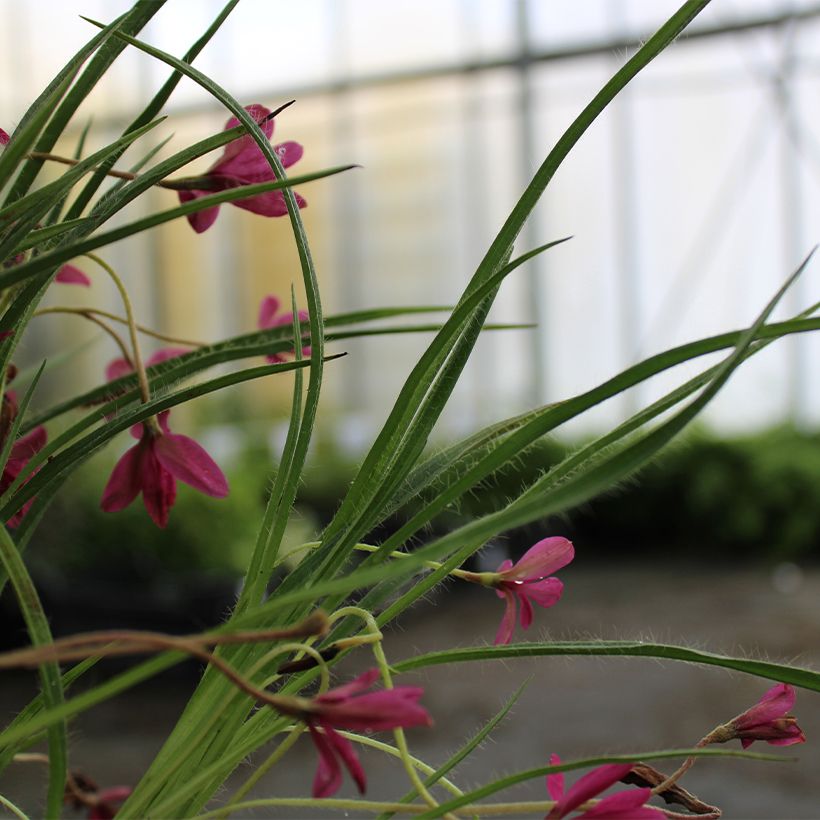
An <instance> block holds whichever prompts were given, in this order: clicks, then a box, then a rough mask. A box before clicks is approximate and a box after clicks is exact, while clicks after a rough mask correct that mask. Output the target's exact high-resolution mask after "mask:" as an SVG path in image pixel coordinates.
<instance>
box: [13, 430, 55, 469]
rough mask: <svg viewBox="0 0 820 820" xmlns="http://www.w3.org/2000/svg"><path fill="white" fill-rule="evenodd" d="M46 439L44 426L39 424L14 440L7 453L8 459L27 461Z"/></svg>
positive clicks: (44, 443)
mask: <svg viewBox="0 0 820 820" xmlns="http://www.w3.org/2000/svg"><path fill="white" fill-rule="evenodd" d="M47 441H48V433H46V428H45V427H43V426H42V425H40V426H39V427H35V428H34V429H33V430H32V431H31V432H30V433H28V434H26V435H25V436H23V437H22V438H19V439H17V441H15V442H14V444H13V445H12V448H11V452H10V453H9V459H24V460H25V461H28V460H29V459H30V458H31V457H32V456H33V455H34V454H35V453H39V452H40V450H42V449H43V447H45V446H46V442H47Z"/></svg>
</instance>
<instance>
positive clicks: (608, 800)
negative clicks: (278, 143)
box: [576, 789, 664, 820]
mask: <svg viewBox="0 0 820 820" xmlns="http://www.w3.org/2000/svg"><path fill="white" fill-rule="evenodd" d="M651 796H652V789H627V790H625V791H621V792H617V793H616V794H611V795H609V796H608V797H604V798H603V799H602V800H601V802H600V803H598V804H597V805H595V806H593V807H592V808H590V809H587V810H586V811H585V812H584V813H583V814H579V815H578V817H577V818H576V820H661V818H663V817H664V815H663V814H661V812H659V811H657V809H653V808H650V807H649V806H644V803H646V801H647V800H649V798H650V797H651Z"/></svg>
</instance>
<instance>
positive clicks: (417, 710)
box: [304, 669, 433, 797]
mask: <svg viewBox="0 0 820 820" xmlns="http://www.w3.org/2000/svg"><path fill="white" fill-rule="evenodd" d="M378 677H379V670H378V669H370V670H368V671H367V672H365V673H364V674H363V675H360V676H359V677H358V678H356V679H355V680H353V681H351V682H350V683H348V684H345V685H344V686H337V687H336V688H335V689H330V690H329V691H328V692H325V693H324V694H323V695H319V696H318V697H316V698H314V699H313V700H312V701H311V706H310V708H309V710H308V711H307V713H306V714H305V715H304V720H305V722H306V723H307V727H308V730H309V732H310V736H311V738H312V739H313V742H314V744H315V745H316V749H317V751H318V752H319V766H318V768H317V769H316V776H315V778H314V780H313V796H314V797H330V796H331V795H332V794H335V793H336V791H338V789H339V786H341V784H342V769H341V765H340V763H339V761H341V762H342V763H344V765H345V768H346V769H347V770H348V772H350V776H351V777H352V778H353V780H354V782H355V783H356V786H357V787H358V789H359V792H360V793H361V794H364V791H365V788H366V786H367V780H366V777H365V773H364V769H363V768H362V764H361V762H360V761H359V757H358V755H357V754H356V751H355V750H354V748H353V745H352V744H351V743H350V741H349V740H347V738H345V737H343V736H342V735H340V734H339V733H338V732H337V731H336V729H351V730H353V731H364V732H367V731H383V730H385V729H397V728H399V727H401V728H408V727H410V726H430V725H432V723H433V721H432V718H431V717H430V715H429V714H428V712H427V711H426V710H425V709H424V708H423V707H421V706H419V704H418V700H419V698H420V697H421V696H422V694H423V691H424V690H422V689H420V688H419V687H417V686H397V687H396V688H395V689H383V690H379V691H376V692H367V691H366V690H367V689H369V688H370V687H371V686H372V685H373V684H374V683H375V682H376V680H377V678H378Z"/></svg>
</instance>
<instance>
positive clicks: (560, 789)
mask: <svg viewBox="0 0 820 820" xmlns="http://www.w3.org/2000/svg"><path fill="white" fill-rule="evenodd" d="M560 765H561V758H560V757H558V755H556V754H551V755H550V766H560ZM547 791H548V792H549V795H550V797H551V798H552V799H553V800H560V799H561V798H562V797H563V796H564V774H563V772H558V773H557V774H548V775H547Z"/></svg>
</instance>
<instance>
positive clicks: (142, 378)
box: [85, 253, 159, 430]
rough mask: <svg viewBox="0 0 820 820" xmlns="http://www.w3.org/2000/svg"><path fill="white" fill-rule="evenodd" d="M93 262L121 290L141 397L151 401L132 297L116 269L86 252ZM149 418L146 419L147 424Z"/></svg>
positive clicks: (144, 400) (157, 427) (155, 424)
mask: <svg viewBox="0 0 820 820" xmlns="http://www.w3.org/2000/svg"><path fill="white" fill-rule="evenodd" d="M85 256H87V257H88V258H89V259H90V260H91V261H92V262H96V263H97V264H98V265H99V266H100V267H101V268H102V269H103V270H104V271H105V272H106V273H107V274H108V275H109V276H110V277H111V280H112V281H113V282H114V284H115V285H116V286H117V290H118V291H119V292H120V298H121V299H122V304H123V307H124V308H125V315H126V317H127V319H128V332H129V334H130V336H131V348H132V350H133V353H134V369H135V370H136V372H137V382H138V383H139V388H140V397H141V398H142V401H143V404H145V403H147V402H149V401H150V400H151V391H150V390H149V388H148V377H147V376H146V375H145V365H144V364H143V362H142V355H141V353H140V343H139V337H138V335H137V323H136V321H135V320H134V311H133V308H132V307H131V299H130V297H129V296H128V291H127V290H126V288H125V285H124V284H123V281H122V279H120V277H119V276H117V274H116V273H115V271H114V269H113V268H112V267H111V266H110V265H109V264H108V263H107V262H105V261H104V260H103V259H100V257H99V256H97V254H95V253H87V254H85ZM152 420H153V426H154V427H155V428H156V429H157V430H159V426H158V425H157V422H156V420H155V419H152ZM148 421H149V420H146V422H145V423H146V424H147V423H148Z"/></svg>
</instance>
